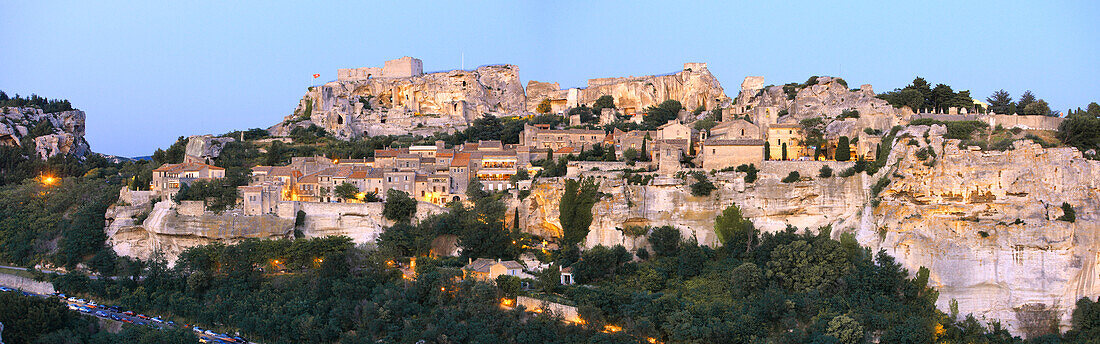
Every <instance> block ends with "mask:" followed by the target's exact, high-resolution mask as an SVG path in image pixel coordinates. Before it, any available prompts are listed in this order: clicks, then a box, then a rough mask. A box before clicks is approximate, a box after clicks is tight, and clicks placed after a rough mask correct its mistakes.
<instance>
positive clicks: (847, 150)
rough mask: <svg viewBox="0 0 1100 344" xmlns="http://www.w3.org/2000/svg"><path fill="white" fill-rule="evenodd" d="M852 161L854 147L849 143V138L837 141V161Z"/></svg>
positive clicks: (843, 137)
mask: <svg viewBox="0 0 1100 344" xmlns="http://www.w3.org/2000/svg"><path fill="white" fill-rule="evenodd" d="M851 159H852V147H851V146H850V144H849V143H848V137H847V136H841V137H840V138H839V139H837V140H836V161H848V160H851Z"/></svg>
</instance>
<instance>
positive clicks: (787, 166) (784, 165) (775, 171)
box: [757, 160, 856, 178]
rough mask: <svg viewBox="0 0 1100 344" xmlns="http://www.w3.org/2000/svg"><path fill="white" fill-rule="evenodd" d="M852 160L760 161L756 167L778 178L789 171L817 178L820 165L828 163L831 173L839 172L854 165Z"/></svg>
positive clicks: (761, 171) (784, 175)
mask: <svg viewBox="0 0 1100 344" xmlns="http://www.w3.org/2000/svg"><path fill="white" fill-rule="evenodd" d="M855 164H856V163H855V162H854V161H817V160H809V161H762V162H760V165H758V166H757V168H759V169H760V173H763V174H770V175H774V176H776V177H778V178H784V177H786V176H787V175H788V174H790V173H791V171H798V174H799V175H801V176H803V177H813V178H817V174H818V172H819V171H820V170H821V166H826V165H828V166H829V168H832V169H833V175H836V174H839V173H840V172H841V171H844V170H846V169H848V168H849V167H852V166H855Z"/></svg>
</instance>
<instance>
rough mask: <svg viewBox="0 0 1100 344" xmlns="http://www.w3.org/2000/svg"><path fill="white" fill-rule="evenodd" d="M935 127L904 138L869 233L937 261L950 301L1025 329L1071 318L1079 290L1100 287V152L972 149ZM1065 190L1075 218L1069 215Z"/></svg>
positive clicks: (907, 253) (864, 236)
mask: <svg viewBox="0 0 1100 344" xmlns="http://www.w3.org/2000/svg"><path fill="white" fill-rule="evenodd" d="M935 128H938V130H937V129H933V130H932V135H929V139H928V140H925V139H923V138H921V137H922V136H923V133H924V130H928V127H912V128H911V129H910V130H909V133H910V134H911V135H912V136H913V137H914V138H915V139H913V140H912V141H913V143H914V144H915V145H909V143H910V140H909V139H904V138H903V139H901V140H899V143H898V145H896V146H895V151H894V153H896V156H895V157H894V158H895V159H897V160H898V163H897V166H896V168H895V169H894V170H892V172H889V177H890V180H891V183H890V185H889V186H888V187H886V188H885V189H884V190H883V192H882V194H881V203H879V204H878V206H877V207H873V208H870V207H869V208H867V210H865V214H864V216H863V218H864V223H863V224H861V225H860V226H858V227H857V230H856V233H857V234H858V239H859V241H860V242H861V243H863V244H864V245H868V246H871V247H880V248H884V249H886V250H887V252H889V253H890V254H892V255H893V256H895V257H897V258H898V259H899V261H901V262H902V263H903V264H904V265H905V266H906V267H907V268H909V269H910V271H915V270H916V269H917V268H919V267H921V266H924V267H928V268H929V269H930V270H931V282H930V283H933V284H935V286H936V288H937V289H938V290H939V291H940V299H939V302H938V306H939V307H940V308H941V309H943V310H945V311H946V310H948V309H949V308H950V303H951V302H952V300H954V301H957V302H958V309H959V310H960V311H961V312H962V313H963V314H965V313H971V312H973V313H975V315H981V316H985V317H987V318H990V319H997V320H1000V321H1001V322H1002V323H1005V324H1008V325H1010V327H1011V328H1012V329H1013V331H1014V332H1015V333H1022V334H1040V333H1045V332H1046V331H1049V330H1050V328H1051V324H1060V325H1061V327H1062V329H1063V330H1066V329H1068V324H1069V323H1068V322H1069V319H1070V315H1071V311H1072V306H1073V305H1074V302H1076V301H1077V299H1079V298H1081V297H1085V296H1089V297H1095V296H1097V295H1100V285H1098V283H1097V277H1098V275H1097V269H1096V265H1097V264H1098V263H1100V261H1097V256H1096V252H1097V250H1098V249H1100V241H1098V240H1097V237H1096V235H1097V234H1096V233H1098V231H1100V222H1097V220H1098V219H1097V217H1096V214H1097V210H1098V208H1100V182H1098V181H1100V162H1097V161H1093V160H1086V159H1083V158H1082V157H1081V153H1080V152H1078V151H1077V150H1076V149H1074V148H1047V149H1044V148H1042V147H1041V146H1039V145H1038V144H1035V143H1031V142H1030V141H1026V140H1022V141H1016V142H1015V144H1014V147H1013V149H1011V150H1008V151H1005V152H996V151H994V152H982V151H976V150H969V149H960V148H959V147H958V140H943V139H942V136H940V134H942V132H943V129H942V127H939V126H936V127H935ZM903 135H904V134H903ZM897 147H907V148H908V149H897ZM927 147H930V149H931V151H933V152H934V154H927V150H928V149H929V148H927ZM920 150H925V152H926V153H923V154H918V153H917V152H918V151H920ZM922 157H923V159H922ZM1063 202H1065V203H1068V204H1069V205H1070V207H1071V208H1072V209H1074V210H1075V213H1076V216H1075V221H1073V222H1069V221H1064V220H1059V218H1060V217H1062V216H1063V210H1062V204H1063Z"/></svg>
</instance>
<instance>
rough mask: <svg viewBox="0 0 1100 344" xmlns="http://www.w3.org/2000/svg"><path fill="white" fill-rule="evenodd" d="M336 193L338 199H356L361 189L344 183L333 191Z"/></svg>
mask: <svg viewBox="0 0 1100 344" xmlns="http://www.w3.org/2000/svg"><path fill="white" fill-rule="evenodd" d="M333 192H335V193H336V197H340V198H343V199H344V200H349V199H356V195H357V194H358V193H359V187H357V186H355V184H352V183H348V182H344V183H342V184H340V185H337V186H336V188H335V189H334V190H333Z"/></svg>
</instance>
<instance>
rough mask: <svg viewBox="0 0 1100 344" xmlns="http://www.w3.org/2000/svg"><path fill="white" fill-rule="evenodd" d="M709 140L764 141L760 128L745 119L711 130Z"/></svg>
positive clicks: (720, 124) (725, 123) (721, 124)
mask: <svg viewBox="0 0 1100 344" xmlns="http://www.w3.org/2000/svg"><path fill="white" fill-rule="evenodd" d="M707 138H714V139H724V140H738V139H763V138H764V137H763V135H761V133H760V127H759V126H757V125H756V124H752V123H749V121H746V120H743V119H735V120H732V121H729V122H722V123H719V124H718V125H716V126H714V128H711V129H710V135H708V136H707Z"/></svg>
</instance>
